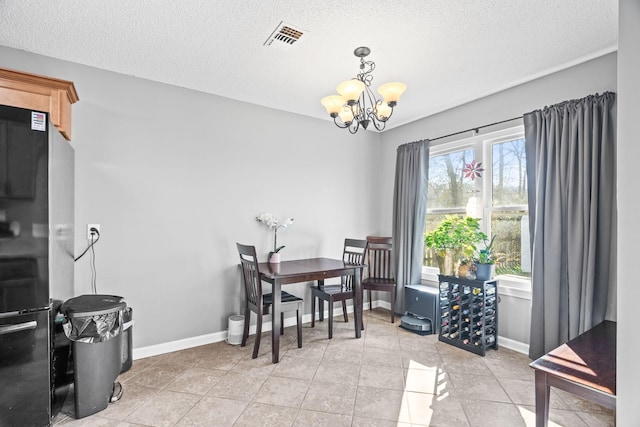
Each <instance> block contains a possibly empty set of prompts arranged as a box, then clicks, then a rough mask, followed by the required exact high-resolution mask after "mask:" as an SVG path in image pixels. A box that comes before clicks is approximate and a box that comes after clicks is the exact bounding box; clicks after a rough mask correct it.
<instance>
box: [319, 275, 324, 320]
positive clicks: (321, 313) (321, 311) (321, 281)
mask: <svg viewBox="0 0 640 427" xmlns="http://www.w3.org/2000/svg"><path fill="white" fill-rule="evenodd" d="M323 288H324V279H319V280H318V289H320V290H322V289H323ZM318 319H319V320H320V321H321V322H322V321H323V320H324V300H323V299H322V298H318Z"/></svg>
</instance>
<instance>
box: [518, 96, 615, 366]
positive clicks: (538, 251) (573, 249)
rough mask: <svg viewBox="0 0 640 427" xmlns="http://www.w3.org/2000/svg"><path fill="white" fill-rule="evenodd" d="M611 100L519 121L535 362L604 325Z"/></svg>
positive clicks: (611, 194) (571, 104)
mask: <svg viewBox="0 0 640 427" xmlns="http://www.w3.org/2000/svg"><path fill="white" fill-rule="evenodd" d="M614 102H615V94H614V93H610V92H607V93H604V94H602V95H593V96H588V97H586V98H583V99H579V100H573V101H567V102H563V103H561V104H558V105H554V106H551V107H545V108H544V109H543V110H537V111H533V112H531V113H528V114H525V115H524V126H525V147H526V155H527V181H528V198H529V230H530V236H531V257H532V277H531V282H532V291H533V295H532V311H531V339H530V346H529V357H531V358H532V359H537V358H538V357H540V356H542V355H543V354H545V353H547V352H548V351H550V350H552V349H554V348H555V347H557V346H558V345H560V344H562V343H564V342H567V341H568V340H570V339H573V338H575V337H576V336H577V335H579V334H581V333H582V332H584V331H586V330H588V329H590V328H591V327H592V326H595V325H596V324H598V323H600V322H602V321H603V320H604V316H605V311H606V307H607V292H608V287H609V275H610V272H611V271H612V269H613V268H615V262H612V260H611V251H612V250H613V249H614V248H613V247H612V243H611V242H612V238H613V233H614V226H613V224H614V219H615V214H616V212H615V191H616V189H615V158H614V156H615V141H614V129H613V125H612V123H611V110H612V108H613V104H614Z"/></svg>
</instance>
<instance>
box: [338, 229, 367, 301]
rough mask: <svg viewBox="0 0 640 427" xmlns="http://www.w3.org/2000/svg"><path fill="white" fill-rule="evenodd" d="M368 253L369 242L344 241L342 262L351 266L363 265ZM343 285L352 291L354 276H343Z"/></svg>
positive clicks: (357, 240)
mask: <svg viewBox="0 0 640 427" xmlns="http://www.w3.org/2000/svg"><path fill="white" fill-rule="evenodd" d="M366 251H367V241H366V240H359V239H348V238H347V239H344V252H343V254H342V260H343V261H344V262H346V263H349V264H362V263H363V261H364V255H365V253H366ZM342 285H343V286H344V287H345V288H346V289H348V290H350V289H351V288H352V286H353V276H343V277H342Z"/></svg>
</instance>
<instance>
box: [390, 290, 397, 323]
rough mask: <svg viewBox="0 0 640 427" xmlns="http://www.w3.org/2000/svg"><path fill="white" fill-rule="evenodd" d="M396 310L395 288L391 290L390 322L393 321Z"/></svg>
mask: <svg viewBox="0 0 640 427" xmlns="http://www.w3.org/2000/svg"><path fill="white" fill-rule="evenodd" d="M395 311H396V290H395V288H394V289H392V290H391V323H395V318H394V314H395Z"/></svg>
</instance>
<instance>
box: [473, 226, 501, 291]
mask: <svg viewBox="0 0 640 427" xmlns="http://www.w3.org/2000/svg"><path fill="white" fill-rule="evenodd" d="M495 240H496V235H495V234H494V235H493V236H492V237H491V240H490V241H489V243H488V244H487V239H486V238H485V239H484V240H483V241H484V249H480V250H479V251H478V255H477V257H476V258H475V260H474V264H475V265H476V279H478V280H490V279H491V278H492V277H493V274H494V272H495V267H496V259H495V257H494V255H493V242H494V241H495Z"/></svg>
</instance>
